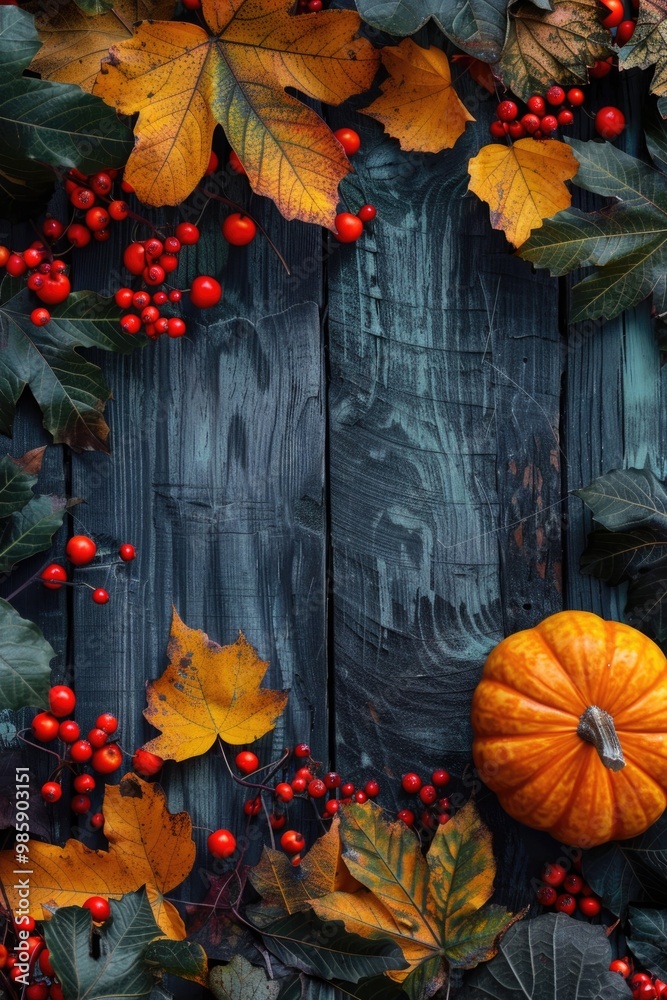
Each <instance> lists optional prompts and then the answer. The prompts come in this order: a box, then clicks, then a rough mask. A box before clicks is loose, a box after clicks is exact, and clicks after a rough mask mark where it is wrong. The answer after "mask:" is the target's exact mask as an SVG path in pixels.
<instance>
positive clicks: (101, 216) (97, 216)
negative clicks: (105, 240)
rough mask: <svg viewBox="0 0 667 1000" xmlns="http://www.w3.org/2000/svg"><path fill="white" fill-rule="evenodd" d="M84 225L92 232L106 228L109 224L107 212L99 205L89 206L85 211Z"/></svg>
mask: <svg viewBox="0 0 667 1000" xmlns="http://www.w3.org/2000/svg"><path fill="white" fill-rule="evenodd" d="M86 225H87V226H88V228H89V229H90V231H91V232H92V233H95V232H97V231H98V230H100V229H106V228H107V226H108V225H109V213H108V212H107V211H106V210H105V209H103V208H101V207H100V206H99V205H97V206H96V207H95V208H89V209H88V211H87V212H86Z"/></svg>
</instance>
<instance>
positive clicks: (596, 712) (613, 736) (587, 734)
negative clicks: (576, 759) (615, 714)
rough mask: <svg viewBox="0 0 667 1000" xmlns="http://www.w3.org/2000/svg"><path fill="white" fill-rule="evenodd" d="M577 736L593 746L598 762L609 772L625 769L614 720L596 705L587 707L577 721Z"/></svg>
mask: <svg viewBox="0 0 667 1000" xmlns="http://www.w3.org/2000/svg"><path fill="white" fill-rule="evenodd" d="M577 736H580V737H581V739H582V740H586V742H587V743H592V744H593V746H594V747H595V749H596V750H597V752H598V754H599V755H600V760H601V761H602V763H603V764H604V766H605V767H608V768H609V770H610V771H620V770H621V768H623V767H625V757H624V756H623V749H622V747H621V743H620V740H619V738H618V734H617V732H616V729H615V728H614V720H613V719H612V717H611V715H610V714H609V712H605V710H604V709H603V708H598V707H597V705H589V706H588V708H587V709H586V711H585V712H584V714H583V715H582V716H581V718H580V719H579V725H578V726H577Z"/></svg>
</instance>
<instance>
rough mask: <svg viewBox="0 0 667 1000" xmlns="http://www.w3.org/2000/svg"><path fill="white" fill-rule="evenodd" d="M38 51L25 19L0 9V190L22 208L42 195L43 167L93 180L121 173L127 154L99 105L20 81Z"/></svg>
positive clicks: (127, 139) (61, 89)
mask: <svg viewBox="0 0 667 1000" xmlns="http://www.w3.org/2000/svg"><path fill="white" fill-rule="evenodd" d="M39 47H40V42H39V39H38V36H37V31H36V29H35V25H34V21H33V17H32V15H31V14H29V13H28V12H27V11H25V10H21V8H20V7H14V6H4V7H0V129H1V130H2V144H1V145H0V190H3V189H4V193H5V195H6V196H7V197H10V198H18V199H19V200H23V201H29V200H30V198H31V196H32V198H33V201H34V198H35V196H43V195H44V194H45V193H46V192H47V191H48V189H49V187H50V182H51V181H52V180H53V176H54V175H53V173H52V172H51V171H50V170H47V169H46V166H48V167H78V168H79V169H80V170H82V171H83V172H84V173H93V172H94V171H96V170H99V169H100V168H101V167H107V166H108V167H113V166H120V165H122V164H123V163H125V161H126V160H127V157H128V156H129V154H130V152H131V150H132V134H131V132H130V130H129V128H128V127H127V126H126V125H124V124H123V123H122V122H121V121H120V119H119V118H118V117H117V115H116V113H115V111H114V110H113V109H112V108H110V107H108V106H107V105H106V104H104V102H103V101H102V100H100V98H98V97H93V96H92V95H90V94H87V93H84V91H82V90H81V89H80V88H79V87H75V86H72V85H70V84H63V83H53V82H51V81H48V80H36V79H34V78H28V77H24V76H22V75H21V74H22V73H23V70H24V69H25V68H26V67H27V66H28V65H29V63H30V62H31V60H32V58H33V56H34V55H35V53H36V52H37V51H38V49H39ZM33 192H34V193H33Z"/></svg>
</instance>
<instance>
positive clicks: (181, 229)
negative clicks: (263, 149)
mask: <svg viewBox="0 0 667 1000" xmlns="http://www.w3.org/2000/svg"><path fill="white" fill-rule="evenodd" d="M199 235H200V233H199V230H198V229H197V227H196V226H195V225H193V224H192V222H179V224H178V225H177V226H176V238H177V239H179V240H180V241H181V243H183V244H185V246H193V245H194V244H195V243H197V242H198V241H199Z"/></svg>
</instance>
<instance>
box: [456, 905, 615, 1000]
mask: <svg viewBox="0 0 667 1000" xmlns="http://www.w3.org/2000/svg"><path fill="white" fill-rule="evenodd" d="M611 958H612V954H611V946H610V944H609V940H608V938H607V936H606V934H605V929H604V927H601V926H598V927H594V926H593V925H591V924H585V923H583V922H581V921H575V920H572V918H571V917H568V916H566V915H565V914H563V913H559V914H552V913H549V914H545V915H544V916H542V917H536V918H535V919H534V920H523V921H521V922H520V923H518V924H514V926H513V927H511V928H510V929H509V931H508V932H507V934H506V935H505V937H504V938H503V940H502V942H501V945H500V952H499V954H498V955H496V957H495V958H492V959H491V961H490V962H487V963H486V964H485V965H480V966H478V967H477V968H476V969H475V970H474V972H473V973H472V974H471V976H470V978H469V980H468V982H469V985H470V989H469V991H468V992H467V993H466V997H468V996H470V1000H473V998H474V1000H477V998H481V997H494V998H495V1000H555V998H561V997H562V998H563V1000H615V998H619V1000H621V998H623V997H626V998H628V1000H629V998H630V997H631V993H630V988H629V987H628V985H627V983H626V982H625V980H624V979H623V978H622V977H621V976H619V975H618V973H617V972H610V971H609V963H610V961H611Z"/></svg>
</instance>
